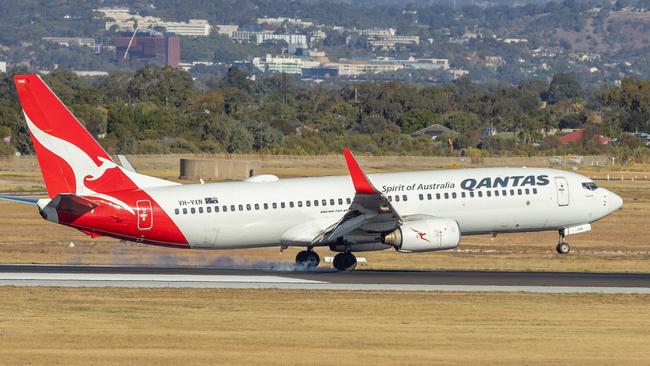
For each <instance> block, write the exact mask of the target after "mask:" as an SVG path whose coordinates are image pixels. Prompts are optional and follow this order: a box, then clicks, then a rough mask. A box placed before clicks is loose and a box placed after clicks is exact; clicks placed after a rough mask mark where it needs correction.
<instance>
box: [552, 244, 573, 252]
mask: <svg viewBox="0 0 650 366" xmlns="http://www.w3.org/2000/svg"><path fill="white" fill-rule="evenodd" d="M555 250H557V252H558V254H567V253H569V252H570V251H571V246H570V245H569V243H564V242H562V243H558V244H557V247H555Z"/></svg>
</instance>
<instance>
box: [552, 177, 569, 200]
mask: <svg viewBox="0 0 650 366" xmlns="http://www.w3.org/2000/svg"><path fill="white" fill-rule="evenodd" d="M555 189H556V190H557V204H558V206H568V205H569V183H568V182H567V179H566V178H565V177H555Z"/></svg>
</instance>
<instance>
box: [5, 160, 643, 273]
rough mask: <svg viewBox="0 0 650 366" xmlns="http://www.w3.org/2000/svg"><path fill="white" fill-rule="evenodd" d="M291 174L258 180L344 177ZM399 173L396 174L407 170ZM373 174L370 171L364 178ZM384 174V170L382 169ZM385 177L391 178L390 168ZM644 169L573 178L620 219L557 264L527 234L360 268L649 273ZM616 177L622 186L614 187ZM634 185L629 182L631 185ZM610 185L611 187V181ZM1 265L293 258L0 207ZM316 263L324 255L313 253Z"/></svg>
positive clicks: (238, 262) (11, 179)
mask: <svg viewBox="0 0 650 366" xmlns="http://www.w3.org/2000/svg"><path fill="white" fill-rule="evenodd" d="M295 165H296V166H289V167H275V168H266V169H265V170H264V171H263V172H264V173H273V174H277V175H279V176H281V177H291V176H301V175H302V176H306V175H329V174H345V173H346V171H345V167H344V166H340V167H339V168H335V167H329V166H328V167H322V166H321V167H309V161H304V162H301V163H300V164H295ZM409 168H411V167H410V166H408V165H406V166H403V167H401V169H402V170H404V169H409ZM378 170H379V169H376V168H373V167H370V168H369V171H378ZM384 170H386V169H384ZM388 170H398V168H391V169H388ZM142 172H143V173H145V174H151V175H156V176H160V177H164V178H168V179H174V178H176V177H175V174H177V171H175V170H172V169H158V170H143V171H142ZM649 172H650V166H637V167H626V168H624V169H621V168H619V169H612V168H611V167H610V168H603V167H601V168H588V169H587V170H584V171H580V173H582V174H585V175H589V176H595V177H600V178H604V177H606V176H607V175H608V174H609V175H610V177H611V178H612V180H611V181H606V180H599V181H598V184H600V185H602V186H604V187H606V188H608V189H611V190H612V191H614V192H616V193H618V194H620V195H621V196H622V197H623V199H624V200H625V204H624V207H623V209H622V210H621V211H618V212H616V213H615V214H613V215H611V216H609V217H607V218H605V219H603V220H602V221H599V222H597V223H595V224H594V225H593V230H592V231H591V232H589V233H585V234H579V235H575V236H570V237H568V241H569V242H570V243H571V244H572V252H571V253H570V254H569V255H567V256H558V255H557V254H556V253H555V251H554V248H555V243H556V242H557V234H556V233H554V232H549V233H526V234H508V235H504V234H501V235H499V236H498V237H497V238H496V239H494V240H492V238H491V237H489V236H486V235H483V236H470V237H464V238H462V240H461V245H460V247H459V248H458V249H457V250H453V251H449V252H433V253H417V254H410V255H409V254H399V253H396V252H394V251H391V250H388V251H383V252H370V253H363V254H362V256H364V257H366V258H367V261H368V266H367V267H366V268H372V269H378V268H390V269H400V268H404V269H484V270H523V271H534V270H548V271H616V272H618V271H620V272H650V239H648V237H647V230H646V226H645V225H646V224H647V223H648V222H650V181H648V180H645V179H644V178H645V176H647V175H650V174H649ZM621 176H623V177H624V179H625V180H623V181H621V180H620V177H621ZM635 176H636V177H637V179H636V180H634V181H633V180H631V179H632V178H634V177H635ZM614 178H616V179H614ZM42 190H43V187H42V183H41V178H40V174H39V173H38V172H30V171H22V172H21V171H3V172H0V192H2V191H12V192H33V191H42ZM0 223H2V225H0V238H1V239H0V263H69V264H93V263H99V264H131V265H163V266H171V265H183V266H217V267H218V266H240V267H257V268H274V267H280V268H287V266H290V264H291V263H292V262H293V259H294V256H295V253H296V251H297V250H295V249H289V250H287V251H285V252H284V253H280V252H279V250H278V249H277V248H266V249H250V250H229V251H206V250H200V251H193V250H179V249H169V248H158V247H151V246H145V245H140V244H134V243H122V242H118V241H116V240H113V239H108V238H98V239H90V238H89V237H87V236H85V235H83V234H81V233H79V232H77V231H75V230H74V229H70V228H66V227H62V226H58V225H55V224H52V223H49V222H46V221H44V220H42V219H41V218H40V216H39V215H38V213H37V212H36V210H35V209H34V208H33V207H29V206H24V205H17V204H11V203H5V202H0ZM319 252H320V254H321V257H323V256H326V255H331V253H330V252H329V251H328V250H319Z"/></svg>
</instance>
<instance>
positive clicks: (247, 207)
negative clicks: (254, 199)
mask: <svg viewBox="0 0 650 366" xmlns="http://www.w3.org/2000/svg"><path fill="white" fill-rule="evenodd" d="M250 210H251V204H250V203H247V204H246V211H250Z"/></svg>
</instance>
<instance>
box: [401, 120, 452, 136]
mask: <svg viewBox="0 0 650 366" xmlns="http://www.w3.org/2000/svg"><path fill="white" fill-rule="evenodd" d="M454 133H456V131H454V130H452V129H451V128H448V127H445V126H443V125H441V124H437V123H436V124H433V125H431V126H427V127H425V128H423V129H421V130H419V131H415V132H413V133H412V134H411V137H413V138H415V137H418V136H428V137H429V138H431V140H435V139H437V138H438V137H440V136H447V135H449V134H454Z"/></svg>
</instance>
